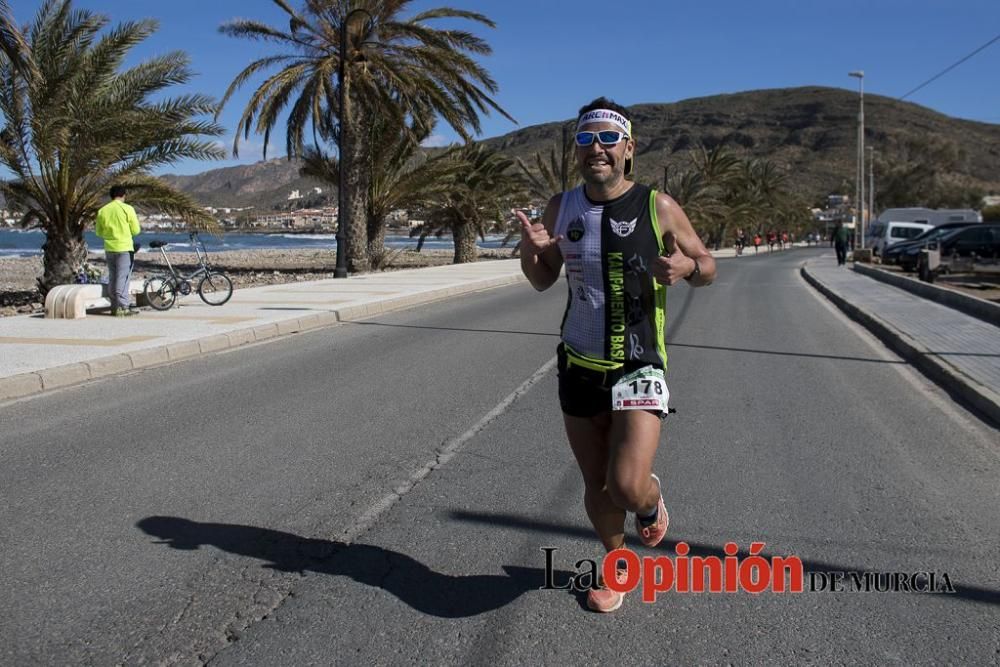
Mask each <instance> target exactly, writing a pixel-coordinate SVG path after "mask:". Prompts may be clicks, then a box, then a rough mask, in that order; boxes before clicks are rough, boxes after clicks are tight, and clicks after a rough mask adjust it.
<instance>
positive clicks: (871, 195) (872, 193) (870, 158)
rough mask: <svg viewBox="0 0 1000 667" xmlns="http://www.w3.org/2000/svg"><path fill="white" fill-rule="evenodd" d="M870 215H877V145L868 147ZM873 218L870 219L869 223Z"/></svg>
mask: <svg viewBox="0 0 1000 667" xmlns="http://www.w3.org/2000/svg"><path fill="white" fill-rule="evenodd" d="M868 215H869V216H872V215H875V147H874V146H869V147H868ZM870 222H871V220H870V219H869V223H870Z"/></svg>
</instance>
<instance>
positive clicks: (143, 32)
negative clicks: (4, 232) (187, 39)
mask: <svg viewBox="0 0 1000 667" xmlns="http://www.w3.org/2000/svg"><path fill="white" fill-rule="evenodd" d="M107 25H108V19H107V18H105V17H104V16H101V15H99V14H94V13H92V12H90V11H87V10H77V11H73V10H72V8H71V6H70V0H49V1H48V2H46V3H44V4H43V5H42V7H41V8H40V9H39V10H38V13H37V15H36V17H35V20H34V22H33V23H32V25H31V26H30V28H29V29H28V32H27V34H22V35H21V40H22V41H23V42H24V44H25V46H26V49H27V51H26V52H25V54H24V57H23V58H22V61H23V62H27V63H30V67H27V68H22V70H20V71H19V70H18V69H16V68H15V66H14V61H13V60H12V59H10V58H4V59H3V60H2V61H0V115H2V116H3V120H4V126H3V128H2V129H0V164H2V165H3V166H4V167H6V168H7V169H9V170H10V171H11V172H12V173H13V174H14V178H13V179H12V180H8V181H0V193H2V194H3V195H4V196H5V197H6V199H7V201H8V202H10V203H11V204H12V206H13V207H14V208H15V209H17V210H18V211H20V212H21V213H22V219H21V223H22V224H23V225H37V226H40V227H41V228H42V229H43V230H44V231H45V233H46V242H45V245H44V246H43V253H44V261H45V273H44V275H43V277H42V278H41V279H40V281H39V286H40V288H41V289H42V291H43V292H45V291H47V290H48V289H49V288H51V287H53V286H54V285H57V284H60V283H66V282H72V278H73V276H74V275H75V269H76V268H77V267H79V266H80V265H81V264H83V263H84V261H85V260H86V257H87V246H86V243H85V242H84V238H83V232H84V229H85V228H86V227H87V225H88V224H90V222H91V221H92V220H93V219H94V216H95V214H96V212H97V209H98V208H100V206H101V205H102V204H103V203H104V202H105V201H106V199H105V198H106V193H107V192H108V189H109V187H110V186H111V185H112V184H120V185H124V186H126V187H127V188H128V189H129V199H130V201H131V202H133V203H136V204H137V205H139V206H142V207H150V208H155V209H157V210H160V211H163V212H165V213H168V214H171V215H174V216H176V217H180V218H182V219H185V220H187V221H188V222H189V224H191V225H194V226H197V227H203V228H205V227H212V226H215V225H217V224H218V223H217V222H216V221H215V220H214V219H213V218H212V217H211V216H209V215H208V214H207V213H206V212H205V211H204V210H203V209H202V208H201V207H199V206H198V205H197V204H196V203H195V202H193V201H192V200H191V199H190V198H188V197H187V196H185V195H183V194H182V193H180V192H179V191H177V190H174V189H173V188H171V187H169V186H167V185H166V184H164V183H163V182H161V181H159V180H157V179H156V178H154V177H153V176H151V175H150V171H151V170H152V169H154V168H157V167H162V166H164V165H169V164H172V163H173V162H175V161H177V160H179V159H184V158H194V159H218V158H221V157H223V156H224V151H223V150H222V149H221V148H220V147H219V146H218V145H216V143H215V142H213V141H209V140H207V137H214V136H219V135H221V134H222V133H223V129H222V128H221V127H219V126H218V125H216V124H214V123H212V122H210V121H205V120H198V118H197V117H198V116H200V115H204V114H212V113H214V111H215V104H214V103H213V101H212V100H211V99H210V98H208V97H204V96H201V95H183V96H180V97H174V98H160V99H157V100H156V101H151V100H150V99H149V98H150V97H153V96H158V95H159V94H160V93H161V92H162V91H163V90H165V89H166V88H168V87H170V86H171V85H173V84H178V83H181V84H182V83H186V82H187V81H188V80H189V79H190V77H191V72H190V70H189V69H188V61H187V57H186V56H185V55H184V54H183V53H181V52H174V53H168V54H166V55H162V56H158V57H155V58H152V59H150V60H147V61H146V62H143V63H140V64H138V65H135V66H134V67H131V68H129V69H125V70H122V71H119V69H120V68H121V66H122V64H123V62H124V60H125V58H126V56H127V55H128V53H129V51H130V50H131V49H132V47H134V46H135V45H136V44H138V43H139V42H141V41H143V40H144V39H146V38H147V37H148V36H149V35H151V34H152V33H153V32H154V30H155V29H156V23H155V22H154V21H151V20H146V21H139V22H128V23H122V24H120V25H118V26H116V27H115V28H113V29H111V30H109V31H107V32H106V33H104V34H103V35H101V34H100V33H101V31H102V30H103V29H104V28H105V27H106V26H107Z"/></svg>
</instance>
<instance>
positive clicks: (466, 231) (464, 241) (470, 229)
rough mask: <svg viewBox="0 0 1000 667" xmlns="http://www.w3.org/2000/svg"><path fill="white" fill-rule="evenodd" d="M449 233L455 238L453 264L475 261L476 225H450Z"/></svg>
mask: <svg viewBox="0 0 1000 667" xmlns="http://www.w3.org/2000/svg"><path fill="white" fill-rule="evenodd" d="M451 235H452V238H454V239H455V262H454V263H455V264H468V263H470V262H475V261H476V227H475V225H472V224H469V223H466V224H464V225H452V226H451Z"/></svg>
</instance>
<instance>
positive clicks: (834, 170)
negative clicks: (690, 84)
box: [164, 87, 1000, 207]
mask: <svg viewBox="0 0 1000 667" xmlns="http://www.w3.org/2000/svg"><path fill="white" fill-rule="evenodd" d="M582 101H585V100H582ZM571 110H572V109H571ZM630 111H631V112H632V122H633V128H634V133H635V136H636V141H637V142H638V148H637V154H636V156H637V159H636V169H637V174H636V179H637V180H639V181H641V182H646V183H652V182H656V183H661V182H662V179H663V171H664V167H669V168H670V169H671V170H673V169H683V168H684V167H685V165H686V164H687V160H688V151H689V150H690V149H691V148H693V147H695V146H697V145H698V144H699V142H700V143H704V144H705V145H707V146H709V147H712V146H715V145H717V144H720V143H721V144H725V145H728V146H732V147H733V149H734V150H737V151H740V152H743V153H745V154H748V155H752V156H754V157H764V158H768V159H770V160H771V161H773V162H775V163H776V164H777V165H778V166H779V167H781V168H783V169H784V170H785V171H786V173H787V175H788V179H789V184H790V186H791V188H792V189H793V190H795V191H797V192H800V193H802V194H803V195H806V196H808V197H809V198H810V199H819V198H821V197H822V196H824V195H826V194H829V193H832V192H837V191H840V192H844V191H846V192H848V193H851V192H853V189H854V186H853V183H854V173H855V156H856V154H857V115H858V96H857V94H855V93H852V92H851V91H847V90H843V89H839V88H821V87H804V88H784V89H774V90H755V91H749V92H743V93H734V94H729V95H714V96H711V97H700V98H695V99H689V100H683V101H681V102H676V103H673V104H637V105H633V106H631V107H630ZM571 121H572V119H567V120H565V121H555V122H551V123H545V124H542V125H533V126H531V127H525V128H522V129H519V130H515V131H514V132H510V133H509V134H505V135H503V136H500V137H494V138H491V139H485V140H483V143H485V144H486V145H488V146H490V147H493V148H497V149H499V150H501V151H503V152H504V153H506V154H508V155H511V156H515V157H520V158H522V159H524V160H525V162H527V163H528V164H532V163H533V162H534V159H533V156H534V154H535V153H538V152H542V153H544V154H545V155H548V153H549V151H550V150H551V149H552V148H553V147H556V148H557V149H558V146H559V143H560V141H561V136H562V127H563V125H564V124H569V123H571ZM570 127H571V128H572V126H571V125H570ZM865 136H866V138H865V144H866V145H867V146H874V148H875V151H876V154H877V160H876V172H875V187H876V192H877V190H878V179H879V173H878V168H879V164H881V162H882V161H885V162H888V163H891V162H892V161H893V160H894V159H897V156H899V158H901V157H902V156H903V155H907V156H908V157H910V158H912V157H913V150H914V149H913V144H914V142H915V143H916V144H917V145H920V144H921V143H922V142H927V141H929V140H930V141H933V142H938V143H939V144H944V145H950V146H951V147H953V148H954V149H955V150H954V153H955V154H956V156H957V157H956V159H955V161H954V164H953V165H951V167H950V168H951V172H952V174H953V175H954V176H955V177H956V178H957V179H958V181H960V182H962V183H963V184H966V185H969V186H973V187H978V188H980V189H982V190H983V191H984V192H990V191H993V192H1000V125H996V124H989V123H979V122H975V121H969V120H962V119H958V118H952V117H950V116H946V115H944V114H941V113H938V112H936V111H933V110H931V109H928V108H926V107H922V106H920V105H918V104H913V103H911V102H899V101H897V100H895V99H892V98H888V97H882V96H879V95H871V94H869V95H865ZM569 137H570V140H572V129H571V130H570V133H569ZM917 157H918V158H919V155H917ZM867 159H868V158H867V156H866V160H867ZM298 167H299V164H298V162H295V161H292V162H289V161H287V160H284V159H280V160H270V161H267V162H260V163H257V164H255V165H248V166H241V167H229V168H226V169H217V170H213V171H209V172H205V173H203V174H198V175H196V176H172V177H164V179H165V180H168V181H170V182H173V183H175V184H177V185H178V186H179V187H181V189H182V190H184V191H186V192H188V193H190V194H192V195H193V196H195V197H196V198H197V199H198V200H199V201H202V202H204V203H206V204H212V205H216V206H220V205H224V206H236V205H248V204H253V205H256V206H258V207H260V206H271V205H275V204H279V205H280V204H287V199H286V198H287V195H288V193H289V191H290V190H293V189H299V190H300V191H301V192H302V193H303V194H304V193H305V192H306V191H307V190H310V189H311V188H312V187H321V188H323V189H324V195H327V194H332V193H331V192H330V191H329V189H328V188H327V187H326V186H324V185H323V184H317V183H313V182H311V181H309V180H308V179H302V178H300V177H299V176H298ZM866 171H867V168H866ZM330 201H333V200H332V199H331V200H330Z"/></svg>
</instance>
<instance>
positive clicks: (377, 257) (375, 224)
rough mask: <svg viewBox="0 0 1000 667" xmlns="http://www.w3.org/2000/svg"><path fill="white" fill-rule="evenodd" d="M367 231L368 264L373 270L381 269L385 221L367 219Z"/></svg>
mask: <svg viewBox="0 0 1000 667" xmlns="http://www.w3.org/2000/svg"><path fill="white" fill-rule="evenodd" d="M367 227H368V229H367V231H368V264H369V265H370V267H371V268H372V269H373V270H374V269H378V268H381V266H382V261H383V260H384V258H385V220H383V219H382V218H374V217H373V218H369V219H368V222H367Z"/></svg>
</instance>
